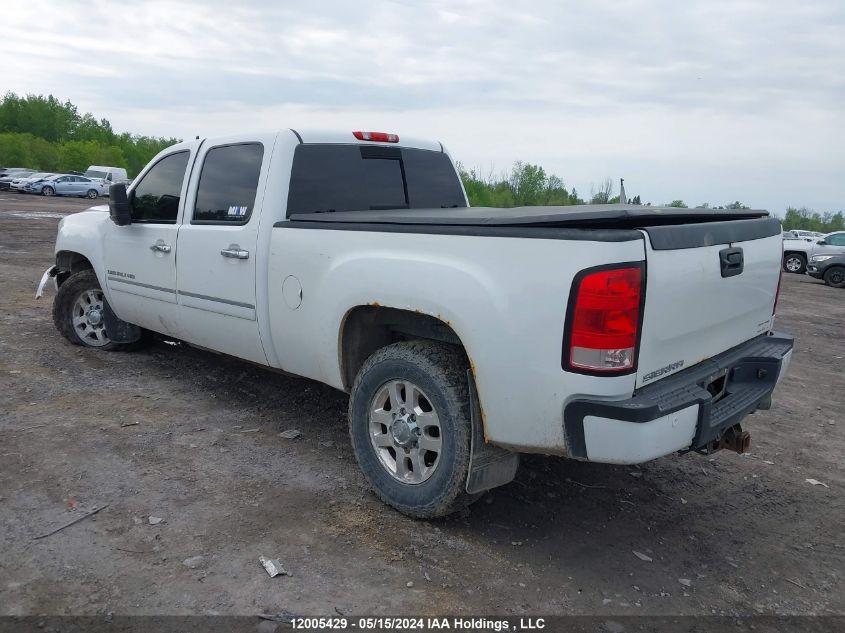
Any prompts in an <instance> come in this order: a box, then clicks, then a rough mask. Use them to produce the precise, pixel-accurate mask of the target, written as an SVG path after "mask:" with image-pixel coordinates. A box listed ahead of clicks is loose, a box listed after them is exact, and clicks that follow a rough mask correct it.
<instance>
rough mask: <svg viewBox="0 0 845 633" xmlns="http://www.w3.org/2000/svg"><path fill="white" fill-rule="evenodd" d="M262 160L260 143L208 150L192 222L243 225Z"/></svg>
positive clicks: (253, 195) (250, 212)
mask: <svg viewBox="0 0 845 633" xmlns="http://www.w3.org/2000/svg"><path fill="white" fill-rule="evenodd" d="M263 159H264V146H263V145H262V144H261V143H246V144H242V145H225V146H223V147H214V148H212V149H210V150H208V153H207V154H206V155H205V161H204V162H203V165H202V173H201V174H200V184H199V187H198V188H197V201H196V204H195V205H194V216H193V220H192V221H191V223H192V224H246V223H247V222H248V221H249V217H250V215H252V207H253V205H254V204H255V193H256V191H257V190H258V177H259V175H260V174H261V162H262V160H263Z"/></svg>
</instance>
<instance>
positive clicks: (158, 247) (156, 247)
mask: <svg viewBox="0 0 845 633" xmlns="http://www.w3.org/2000/svg"><path fill="white" fill-rule="evenodd" d="M150 250H151V251H153V252H154V253H169V252H170V245H169V244H165V243H164V242H162V241H161V240H159V241H158V242H156V243H155V244H150Z"/></svg>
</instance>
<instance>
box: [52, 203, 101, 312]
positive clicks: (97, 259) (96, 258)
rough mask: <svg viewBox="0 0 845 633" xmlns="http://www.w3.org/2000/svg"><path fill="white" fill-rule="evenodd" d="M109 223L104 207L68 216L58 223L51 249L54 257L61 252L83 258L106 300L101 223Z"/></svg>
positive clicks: (92, 208)
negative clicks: (91, 270) (53, 245)
mask: <svg viewBox="0 0 845 633" xmlns="http://www.w3.org/2000/svg"><path fill="white" fill-rule="evenodd" d="M109 221H110V220H109V215H108V207H104V206H98V207H91V208H90V209H88V210H86V211H82V212H81V213H74V214H72V215H68V216H66V217H64V218H62V220H60V221H59V227H58V233H57V235H56V245H55V247H54V249H53V252H54V254H55V255H56V257H58V255H59V253H61V252H69V253H78V254H79V255H82V256H83V257H85V259H87V260H88V261H89V262H90V263H91V266H92V268H93V269H94V273H95V274H96V275H97V280H98V281H99V282H100V287H101V288H102V289H103V292H104V293H105V295H106V298H109V290H108V286H107V285H106V275H105V272H106V271H105V266H104V259H103V236H104V234H105V233H104V231H103V223H104V222H109Z"/></svg>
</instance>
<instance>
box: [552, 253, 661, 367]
mask: <svg viewBox="0 0 845 633" xmlns="http://www.w3.org/2000/svg"><path fill="white" fill-rule="evenodd" d="M644 273H645V263H644V262H628V263H624V264H611V265H606V266H597V267H595V268H588V269H586V270H582V271H581V272H580V273H578V274H577V275H576V276H575V280H574V281H573V282H572V290H571V291H570V295H569V304H568V306H567V316H566V325H565V328H564V337H563V358H562V366H563V369H565V370H567V371H571V372H575V373H580V374H590V375H602V376H604V375H617V376H618V375H623V374H629V373H633V372H634V371H636V369H637V355H638V352H639V349H638V348H639V343H640V333H641V332H642V316H643V302H644V300H645V274H644Z"/></svg>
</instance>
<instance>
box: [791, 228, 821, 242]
mask: <svg viewBox="0 0 845 633" xmlns="http://www.w3.org/2000/svg"><path fill="white" fill-rule="evenodd" d="M786 232H787V233H791V237H794V238H797V239H799V240H818V239H821V238H823V237H824V235H825V234H824V233H819V232H818V231H803V230H800V229H792V230H791V231H786Z"/></svg>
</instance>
